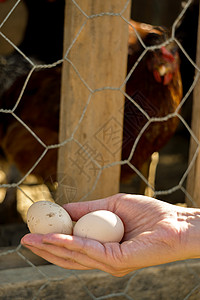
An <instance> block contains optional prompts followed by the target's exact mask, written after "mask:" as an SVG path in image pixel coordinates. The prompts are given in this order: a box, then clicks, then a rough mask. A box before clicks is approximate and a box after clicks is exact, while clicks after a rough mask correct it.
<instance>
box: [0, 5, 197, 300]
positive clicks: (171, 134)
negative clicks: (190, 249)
mask: <svg viewBox="0 0 200 300" xmlns="http://www.w3.org/2000/svg"><path fill="white" fill-rule="evenodd" d="M199 24H200V21H199V1H198V0H187V1H182V0H177V1H172V0H168V1H167V0H163V1H159V0H152V1H144V0H132V1H130V0H109V1H100V0H96V1H92V0H82V1H80V0H40V1H33V0H0V299H9V300H10V299H17V300H21V299H35V300H36V299H48V300H50V299H74V300H75V299H96V300H97V299H98V300H100V299H102V300H103V299H113V300H114V299H121V300H124V299H129V300H136V299H138V300H143V299H155V300H160V299H163V300H173V299H174V300H177V299H180V300H186V299H189V300H198V299H199V298H200V279H199V276H200V262H199V260H198V259H196V260H185V261H180V262H172V263H168V264H165V265H160V266H156V267H148V268H144V269H140V270H137V271H133V272H131V273H129V274H128V275H126V276H123V277H119V278H117V277H114V276H112V275H110V274H108V273H105V272H103V271H100V270H87V271H86V270H83V271H81V270H68V269H65V268H61V267H59V266H57V265H55V264H53V263H50V262H48V261H46V260H45V259H43V258H41V257H40V256H37V255H36V254H33V253H32V252H31V251H30V250H28V249H27V248H25V247H24V246H22V245H21V243H20V241H21V239H22V238H23V236H24V235H26V234H27V233H29V229H28V227H27V211H28V209H29V207H30V206H31V205H32V204H33V203H34V202H37V201H42V200H46V201H50V202H55V203H57V204H59V205H64V204H67V203H72V202H84V201H93V200H96V199H102V198H106V197H109V196H112V195H115V194H118V193H125V194H141V195H146V196H150V197H151V198H156V199H159V200H161V201H164V202H167V203H170V204H173V205H179V206H183V207H200V195H199V188H198V187H199V180H200V178H199V177H200V163H199V159H200V154H199V145H200V133H199V128H200V125H199V113H200V110H199V99H200V81H199V75H200V48H199V44H200V43H199V41H200V25H199Z"/></svg>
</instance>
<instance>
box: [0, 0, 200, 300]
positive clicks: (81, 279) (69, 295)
mask: <svg viewBox="0 0 200 300" xmlns="http://www.w3.org/2000/svg"><path fill="white" fill-rule="evenodd" d="M21 2H22V1H21V0H18V1H16V2H15V3H14V5H13V6H12V8H11V9H10V10H9V13H8V14H7V15H6V17H5V18H4V19H3V21H2V22H1V24H0V28H1V31H0V35H1V37H2V38H3V40H5V41H6V42H7V43H8V44H9V45H11V46H12V47H13V49H14V50H13V51H16V53H17V55H19V57H22V60H23V61H26V68H25V71H24V74H23V75H25V76H24V81H23V85H22V88H20V93H19V95H18V97H17V99H16V100H15V103H14V106H13V107H12V108H5V107H0V113H1V115H9V116H10V115H11V116H12V118H13V119H14V120H16V121H17V122H18V123H19V124H20V125H22V127H23V128H24V129H25V130H26V131H27V132H29V133H30V134H31V136H32V137H33V138H34V139H35V140H37V142H38V144H40V145H41V146H42V148H43V151H42V152H41V154H40V155H39V157H38V158H37V159H36V161H35V162H34V163H33V164H32V166H31V168H30V169H29V170H28V171H27V172H26V173H25V174H24V176H22V177H21V178H20V179H19V180H17V181H14V182H9V183H7V182H5V180H6V179H3V180H4V181H3V180H2V183H1V185H0V187H1V190H2V191H3V192H4V195H5V192H6V191H8V190H11V189H14V188H17V195H18V197H19V198H20V197H21V199H22V202H21V205H22V206H24V220H25V215H26V211H27V208H28V206H30V204H31V203H32V202H34V201H36V200H44V198H45V199H46V197H49V198H48V200H49V199H50V200H53V199H52V195H51V194H50V193H49V192H48V189H47V188H46V186H45V185H44V184H38V185H37V190H36V192H30V188H32V187H31V184H32V182H31V183H27V182H28V179H29V178H30V174H32V173H34V172H33V171H34V169H36V168H37V166H38V165H39V164H40V163H41V162H42V161H43V159H44V158H45V156H46V154H47V153H48V152H50V151H52V150H54V149H58V148H60V147H64V146H65V145H67V144H69V143H71V142H72V141H73V142H75V144H76V145H77V147H78V150H77V152H78V155H79V159H80V158H81V157H82V159H83V160H84V164H85V166H86V165H89V164H90V166H89V167H87V168H88V169H87V170H91V162H92V166H93V167H94V166H95V170H97V172H96V171H95V172H94V169H92V172H93V173H92V174H93V176H94V174H95V176H94V181H93V183H92V186H91V188H90V189H89V192H88V193H87V194H85V195H83V197H82V198H81V201H82V200H84V199H85V198H86V197H87V196H88V194H90V193H92V192H93V190H95V187H96V185H97V183H98V180H99V178H100V175H101V174H102V172H103V171H104V172H105V171H107V170H109V169H111V168H113V167H114V166H116V165H118V166H123V165H125V164H126V165H129V167H130V168H131V169H133V170H134V171H135V173H136V174H137V175H138V177H139V178H140V179H142V180H144V181H145V183H146V184H147V185H148V186H149V187H150V188H151V190H152V191H153V195H154V196H155V197H159V198H160V197H162V196H164V195H166V196H169V197H170V195H172V194H173V193H174V192H176V191H181V193H182V195H184V197H185V196H187V198H188V199H189V201H190V202H191V204H192V205H195V201H194V199H193V198H192V196H191V195H190V194H189V193H188V192H187V190H186V187H185V182H186V178H187V176H188V174H189V171H190V169H191V168H192V166H193V165H194V163H195V159H196V157H197V155H198V152H199V140H198V137H196V136H195V133H194V132H193V130H192V129H191V126H190V124H189V123H188V121H187V120H186V119H185V118H184V116H183V115H182V114H181V111H180V109H181V108H182V107H183V106H184V105H185V104H186V103H187V101H191V100H190V98H189V97H190V95H191V93H192V92H193V90H194V88H195V86H196V84H197V82H198V79H199V72H200V69H199V67H198V66H197V64H196V63H195V61H194V60H193V59H192V58H191V57H190V56H189V55H188V53H187V51H186V50H185V49H184V47H183V46H182V44H181V42H180V41H179V40H178V39H177V38H176V28H177V25H178V24H179V22H180V20H181V18H182V17H183V16H184V14H186V12H187V10H188V9H189V8H190V6H191V5H192V3H193V1H187V2H186V3H184V6H183V8H182V10H181V12H180V14H179V15H178V16H177V18H176V19H175V21H174V22H173V25H172V30H171V35H170V36H169V38H167V40H165V41H164V42H162V43H160V44H159V45H150V46H147V45H146V44H145V43H144V42H143V39H142V38H141V36H140V34H139V33H138V32H137V31H136V30H135V29H134V26H133V24H131V23H130V20H129V19H127V18H126V17H124V12H125V11H126V10H127V7H128V6H129V5H130V3H129V2H130V1H126V2H124V4H123V7H121V8H120V9H119V10H118V11H117V12H116V11H112V10H111V11H103V12H100V13H96V14H92V15H89V14H88V13H87V12H86V11H84V9H83V8H82V5H81V3H79V2H77V1H75V0H72V1H71V2H72V4H73V5H74V6H75V7H76V9H78V10H79V12H80V13H81V14H82V16H84V21H83V23H82V24H81V26H80V29H79V31H78V33H77V34H76V35H75V36H74V38H73V40H72V42H71V43H70V45H69V47H68V48H67V49H66V51H65V53H64V55H63V58H62V59H59V60H56V61H54V62H51V63H50V64H49V63H48V64H47V63H41V62H38V61H37V60H35V59H32V58H31V57H29V56H27V55H26V53H25V52H23V51H21V50H20V48H19V47H18V46H17V45H16V44H15V43H13V42H12V40H11V39H10V38H9V37H8V36H7V35H6V34H5V33H4V32H3V28H4V26H5V25H6V24H7V23H9V20H10V17H11V15H12V14H14V12H15V10H16V9H17V7H18V5H19V4H20V3H21ZM50 2H54V1H50ZM39 5H40V4H38V8H39ZM0 12H1V11H0ZM107 17H109V18H120V19H121V21H122V22H123V23H125V24H129V25H130V26H131V27H132V29H133V31H134V32H135V34H136V36H137V38H138V40H139V43H140V44H141V45H142V47H143V51H142V52H141V54H140V56H139V57H138V59H137V60H136V62H135V63H134V64H133V65H132V66H131V68H130V71H129V73H128V74H127V75H126V76H125V78H124V81H123V82H122V83H121V84H120V86H118V87H116V86H110V87H107V86H101V87H100V88H98V90H97V89H92V88H91V87H90V85H89V84H88V83H87V81H85V78H83V77H82V74H81V73H80V72H79V69H78V67H77V66H76V65H74V64H73V61H71V60H70V59H69V57H68V54H69V52H70V51H71V49H73V47H74V46H75V45H76V42H77V40H78V39H79V36H80V35H81V32H82V31H83V29H84V28H85V27H86V26H87V24H88V22H89V21H90V20H93V22H95V21H98V20H99V18H107ZM171 42H175V44H176V45H177V46H178V48H179V50H180V52H181V53H182V54H183V55H184V57H185V58H186V59H187V61H188V62H189V63H190V64H191V65H192V66H193V67H194V69H195V72H196V75H195V77H194V79H192V83H191V85H190V86H189V88H188V90H187V91H186V93H185V94H184V95H183V97H182V99H181V101H180V103H179V104H178V105H177V107H176V109H175V111H173V112H170V113H169V114H167V115H165V116H161V117H151V116H149V115H148V114H147V113H146V112H145V110H144V109H143V108H142V107H139V105H138V103H137V102H136V101H134V98H133V99H132V98H131V97H130V95H128V94H127V93H126V92H124V87H125V86H126V84H127V82H128V80H129V78H130V76H131V75H132V74H134V71H135V70H136V67H137V66H138V65H139V64H141V62H142V61H143V59H144V57H145V55H146V53H148V52H149V51H151V50H156V49H161V48H162V47H163V46H166V45H169V44H170V43H171ZM2 59H3V58H2ZM18 61H19V62H20V58H19V60H18ZM64 61H67V62H68V63H69V64H70V65H71V66H72V68H73V69H74V71H75V73H76V76H78V78H79V80H80V81H81V84H83V85H84V86H85V87H86V89H87V90H88V98H87V101H86V103H85V105H84V107H83V108H82V113H81V115H80V118H79V119H78V121H77V124H76V126H75V127H74V130H73V132H72V134H71V136H70V137H68V138H67V139H65V140H64V141H62V142H60V143H59V142H58V143H56V144H46V143H45V142H44V141H43V140H42V139H41V138H40V136H39V135H37V133H36V131H35V130H34V129H33V128H31V127H30V126H29V125H28V121H27V122H26V121H24V120H23V118H20V117H19V116H18V115H17V113H16V110H17V108H18V106H19V105H20V103H21V101H22V99H23V95H24V93H25V91H26V88H27V86H28V83H29V81H30V80H31V78H32V76H33V74H36V72H37V70H43V69H44V70H51V69H54V68H55V67H56V66H59V65H61V64H62V63H63V62H64ZM13 71H14V70H13ZM17 72H18V71H16V72H15V71H14V72H13V74H14V75H12V76H13V77H14V79H16V78H15V76H16V75H15V73H16V74H17ZM0 74H1V71H0ZM20 75H22V74H20ZM44 76H45V74H44ZM16 77H17V76H16ZM14 79H13V81H14ZM6 84H7V83H6ZM50 84H51V83H50ZM7 88H10V86H9V84H8V86H7ZM100 91H109V93H115V92H116V91H117V92H119V93H121V94H122V95H124V96H126V98H127V99H129V101H130V102H132V105H135V106H137V107H139V109H140V111H141V112H142V113H143V114H144V115H145V117H146V119H147V121H146V122H145V125H144V126H143V127H142V128H141V130H140V132H139V134H138V136H137V138H136V140H135V142H134V143H133V144H132V149H131V151H130V155H129V156H128V157H127V159H125V160H120V161H118V160H116V161H114V162H109V163H107V162H106V160H105V161H103V162H102V160H100V159H102V157H100V154H101V153H98V151H97V150H96V149H92V148H91V147H90V144H89V141H88V143H85V144H82V142H81V141H80V140H77V139H76V138H75V133H76V131H77V130H78V128H80V127H81V126H82V120H83V118H84V117H85V115H86V113H87V111H88V109H89V107H90V106H91V103H92V100H91V99H92V97H93V95H94V94H95V93H98V92H100ZM0 93H1V91H0ZM188 99H189V100H188ZM36 105H39V103H37V104H36ZM122 106H123V103H122V105H121V107H122ZM29 113H30V114H31V111H30V112H29ZM41 116H42V115H41ZM173 117H177V118H178V119H179V122H180V124H181V126H182V127H184V129H186V131H187V132H188V133H189V135H190V136H191V137H192V138H193V139H194V140H195V142H196V144H197V150H196V152H195V154H194V156H193V158H192V160H191V162H190V163H189V164H188V165H187V166H186V168H185V170H184V172H182V175H181V178H179V180H178V183H176V184H173V186H172V187H169V188H163V189H161V190H158V189H157V188H156V187H154V186H153V185H152V184H151V183H150V182H149V181H148V180H147V179H146V178H145V177H144V175H143V174H142V172H141V171H140V170H138V169H137V168H136V167H135V166H134V165H133V164H132V163H131V158H132V156H133V154H134V151H135V149H136V146H137V144H138V143H139V141H140V139H141V136H142V134H143V133H144V131H145V129H146V128H147V127H148V126H149V125H150V124H152V123H157V122H164V121H168V120H170V119H172V118H173ZM113 120H114V119H112V118H109V119H108V120H102V124H101V127H100V128H99V129H98V131H97V133H96V135H95V137H96V139H98V138H99V139H100V137H101V135H100V134H101V130H102V128H104V130H105V131H106V130H107V131H109V130H111V129H112V133H113V132H118V133H119V131H117V130H118V127H117V128H116V127H112V126H113V124H112V122H113ZM114 121H115V120H114ZM108 122H110V123H108ZM49 126H50V124H49ZM118 126H120V125H118ZM99 133H100V134H99ZM16 134H17V133H16ZM98 134H99V135H98ZM109 137H111V134H110V132H109ZM112 138H113V136H112ZM109 141H110V138H109ZM112 141H113V140H112ZM18 143H20V140H19V141H18ZM104 143H105V141H104ZM12 145H13V144H12ZM113 145H114V146H115V147H118V145H119V140H118V135H117V136H116V135H115V136H114V142H113V144H109V143H108V144H107V145H106V146H107V147H108V148H109V150H112V149H110V147H114V146H113ZM111 152H112V151H111ZM112 154H113V153H112ZM30 156H31V154H30ZM73 163H74V164H76V163H77V162H76V161H75V160H74V161H73ZM78 167H79V166H78V165H77V168H78ZM79 171H80V175H81V176H85V178H86V180H88V181H90V176H91V173H89V172H85V171H84V169H81V170H80V169H79ZM47 172H48V170H47ZM53 175H54V174H53ZM49 176H50V177H51V178H52V180H53V176H52V174H51V173H50V171H49ZM60 176H61V181H60V182H61V185H62V178H64V177H65V175H63V174H60ZM34 180H36V179H34ZM63 182H64V180H63ZM86 182H87V181H86ZM33 185H35V181H34V184H33ZM63 186H64V196H65V197H66V199H67V200H66V202H69V201H73V200H74V199H75V198H76V193H77V186H76V181H74V180H73V178H72V176H71V177H69V176H67V181H66V184H63ZM33 188H35V186H34V187H33ZM126 188H127V187H126V186H125V187H122V189H125V190H124V191H125V192H126ZM127 191H129V188H127ZM34 193H35V194H34ZM35 196H36V198H37V199H35ZM177 202H179V201H177ZM25 203H26V204H25ZM29 255H30V254H28V252H26V251H25V250H24V249H23V248H22V246H21V245H20V244H19V245H18V246H16V247H14V248H12V249H10V248H9V249H6V250H4V248H3V250H2V251H1V252H0V258H1V261H2V262H3V261H7V260H9V261H11V264H12V259H13V258H12V257H14V258H15V260H16V257H17V260H18V261H20V262H21V264H22V265H23V267H24V268H23V269H26V268H25V266H27V270H28V272H27V273H25V276H26V280H25V279H23V280H25V286H24V287H23V288H24V296H18V294H17V289H16V290H15V295H14V294H12V284H15V283H16V282H17V281H15V280H13V278H12V272H13V269H10V267H9V268H8V269H7V270H2V271H0V272H1V273H0V277H1V284H2V288H1V287H0V298H1V299H27V298H30V299H78V298H79V299H117V298H118V299H161V298H162V297H163V299H197V298H198V295H197V293H199V289H200V278H199V271H198V268H196V262H194V265H192V266H191V264H189V263H188V262H187V261H185V262H184V264H185V265H184V267H183V265H181V267H182V268H185V270H186V274H187V276H190V277H191V278H192V282H191V284H190V283H189V282H188V285H187V286H186V285H185V284H184V278H183V277H184V276H182V277H181V276H180V269H179V263H173V264H170V265H169V266H168V268H169V269H170V268H171V267H172V266H174V265H177V269H176V271H172V272H174V273H175V275H176V276H177V281H179V283H177V286H179V288H177V291H174V290H173V291H172V292H171V293H169V291H168V289H169V286H167V282H168V280H169V278H168V276H167V275H166V276H165V270H166V268H167V266H163V267H160V268H161V272H162V273H161V274H163V275H162V276H164V277H163V278H164V279H163V286H164V296H163V295H162V296H158V298H156V296H155V294H156V288H157V287H156V284H155V282H153V281H152V280H151V277H152V276H154V277H155V278H157V277H158V276H159V275H158V273H157V271H156V270H157V268H155V267H154V268H153V269H152V268H149V270H151V271H149V273H148V270H147V271H146V272H147V273H145V275H144V270H140V271H136V272H132V273H131V274H129V275H127V276H125V277H124V278H113V277H112V276H111V275H106V274H104V273H103V272H100V271H96V272H95V273H92V272H90V271H88V272H80V271H74V270H63V269H61V268H58V267H56V266H52V265H48V264H47V265H45V266H41V265H38V264H37V263H35V260H34V262H32V258H30V256H29ZM13 261H14V260H13ZM43 264H44V262H43ZM7 266H8V265H7ZM181 267H180V268H181ZM48 268H49V269H48ZM14 270H15V273H14V274H16V277H19V278H20V272H22V269H20V268H19V269H17V268H16V269H14ZM47 270H50V271H48V272H47ZM173 270H174V269H173ZM182 271H183V270H182ZM151 272H152V273H151ZM152 274H153V275H152ZM159 274H160V273H159ZM182 274H183V273H182ZM87 276H88V277H87ZM156 276H157V277H156ZM187 276H186V277H187ZM180 277H181V278H180ZM144 278H145V280H147V284H148V285H149V287H148V288H149V289H150V290H151V291H152V293H151V294H148V296H147V294H146V290H145V288H144V285H143V289H142V290H140V283H141V282H142V281H143V280H144ZM16 279H17V278H16ZM157 279H158V278H157ZM34 280H36V281H37V284H36V285H35V286H34V285H33V284H32V281H34ZM99 280H100V281H99ZM185 280H186V279H185ZM97 282H98V285H97ZM62 283H64V286H65V287H64V286H63V285H62ZM168 284H170V281H169V282H168ZM3 285H7V286H8V287H9V290H7V291H6V294H5V290H4V289H3ZM181 285H182V286H181ZM183 285H184V286H183ZM180 286H181V287H180ZM18 287H19V286H18ZM134 287H136V288H135V289H134ZM55 289H57V294H54V290H55ZM146 289H147V288H146ZM45 291H48V294H49V293H50V295H47V294H45ZM181 291H182V293H181ZM172 293H174V294H172ZM177 293H178V294H177ZM55 295H56V296H55Z"/></svg>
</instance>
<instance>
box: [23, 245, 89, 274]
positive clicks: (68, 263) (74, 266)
mask: <svg viewBox="0 0 200 300" xmlns="http://www.w3.org/2000/svg"><path fill="white" fill-rule="evenodd" d="M24 246H25V247H26V248H28V249H29V250H31V251H32V252H33V253H35V254H36V255H38V256H40V257H42V258H43V259H45V260H47V261H48V262H50V263H52V264H55V265H57V266H59V267H62V268H64V269H69V270H90V268H87V267H85V266H83V265H80V264H78V263H76V262H75V261H72V260H70V259H68V260H67V259H64V258H62V257H57V256H55V255H53V254H52V253H49V252H47V251H45V250H41V249H39V248H37V247H34V246H30V245H24Z"/></svg>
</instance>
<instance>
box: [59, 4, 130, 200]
mask: <svg viewBox="0 0 200 300" xmlns="http://www.w3.org/2000/svg"><path fill="white" fill-rule="evenodd" d="M125 4H126V0H123V1H122V0H111V1H100V0H98V1H95V5H94V1H92V0H84V1H81V9H82V10H83V11H84V12H85V14H87V15H88V16H91V15H94V14H101V13H104V12H113V13H119V12H121V10H122V9H123V8H124V6H125ZM129 15H130V5H129V6H128V7H127V8H126V10H125V11H124V12H123V16H125V17H126V18H127V19H129ZM72 44H73V46H72ZM127 45H128V25H127V23H126V22H125V21H124V20H123V19H122V18H121V17H120V16H110V15H104V16H101V17H93V18H92V17H91V18H90V17H86V16H85V15H84V14H83V12H81V11H80V9H78V8H77V7H76V6H75V5H74V4H73V3H72V1H66V10H65V38H64V53H65V54H66V51H67V50H68V49H69V47H70V51H69V52H67V56H66V60H65V62H64V65H63V76H62V97H61V115H60V142H61V143H62V142H63V141H65V140H66V139H69V138H71V137H72V135H73V137H74V139H73V140H72V141H70V142H68V143H67V144H66V145H65V146H63V147H61V148H60V149H59V159H58V175H59V176H58V181H59V191H60V194H59V199H58V200H57V201H58V203H60V204H62V203H66V202H68V201H79V200H83V197H84V196H86V195H88V196H87V197H85V198H84V200H89V199H96V198H100V197H106V196H109V195H111V194H115V193H117V192H118V191H119V178H120V165H116V166H113V167H111V168H106V169H104V170H103V172H100V169H101V167H103V166H105V165H107V164H110V163H113V162H116V161H120V160H121V142H122V129H123V106H124V96H123V94H122V93H121V92H120V91H119V90H112V89H109V88H108V89H107V87H113V88H116V89H117V88H119V87H120V85H121V84H122V83H123V81H124V79H125V76H126V64H127ZM71 46H72V47H71ZM86 108H87V109H86ZM85 109H86V110H85ZM82 117H83V118H82ZM77 125H78V127H77Z"/></svg>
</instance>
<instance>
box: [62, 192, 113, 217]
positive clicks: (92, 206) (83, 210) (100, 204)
mask: <svg viewBox="0 0 200 300" xmlns="http://www.w3.org/2000/svg"><path fill="white" fill-rule="evenodd" d="M110 198H111V197H108V198H104V199H99V200H92V201H86V202H75V203H67V204H64V205H63V208H64V209H65V210H66V211H67V212H68V213H69V214H70V216H71V218H72V220H73V221H77V220H78V219H80V218H81V217H82V216H84V215H85V214H88V213H89V212H92V211H95V210H99V209H108V210H109V206H110V205H109V203H110Z"/></svg>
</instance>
